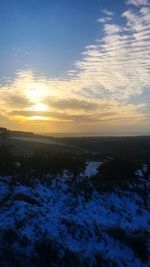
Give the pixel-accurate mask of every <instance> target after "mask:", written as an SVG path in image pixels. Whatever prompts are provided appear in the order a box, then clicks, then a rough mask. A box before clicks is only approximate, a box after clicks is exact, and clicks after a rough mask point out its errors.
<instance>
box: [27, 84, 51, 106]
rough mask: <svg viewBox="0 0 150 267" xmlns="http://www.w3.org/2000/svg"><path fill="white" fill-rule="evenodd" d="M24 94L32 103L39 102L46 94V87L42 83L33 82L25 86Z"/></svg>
mask: <svg viewBox="0 0 150 267" xmlns="http://www.w3.org/2000/svg"><path fill="white" fill-rule="evenodd" d="M26 94H27V97H28V98H29V99H30V100H31V101H32V102H33V103H40V102H41V101H42V99H44V98H45V97H46V96H47V95H48V88H47V86H46V85H44V84H38V83H35V84H34V83H33V84H31V85H28V87H27V88H26Z"/></svg>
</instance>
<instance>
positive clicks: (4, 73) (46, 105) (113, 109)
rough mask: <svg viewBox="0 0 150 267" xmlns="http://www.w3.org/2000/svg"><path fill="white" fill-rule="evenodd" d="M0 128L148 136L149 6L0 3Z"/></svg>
mask: <svg viewBox="0 0 150 267" xmlns="http://www.w3.org/2000/svg"><path fill="white" fill-rule="evenodd" d="M0 35H1V42H0V126H1V127H7V128H9V129H14V130H24V131H33V132H38V133H39V132H40V133H53V132H57V133H69V134H74V133H79V135H83V134H85V135H86V134H87V135H88V134H91V135H105V134H106V135H114V134H116V135H120V134H121V135H128V134H144V133H146V134H150V45H149V44H150V0H115V1H114V0H76V1H73V0H42V1H41V0H22V1H20V0H1V1H0Z"/></svg>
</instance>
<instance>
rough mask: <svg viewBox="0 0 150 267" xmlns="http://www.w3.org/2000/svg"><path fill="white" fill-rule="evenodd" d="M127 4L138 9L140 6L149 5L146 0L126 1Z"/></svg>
mask: <svg viewBox="0 0 150 267" xmlns="http://www.w3.org/2000/svg"><path fill="white" fill-rule="evenodd" d="M127 4H128V5H133V6H136V7H140V6H146V5H149V1H148V0H128V1H127Z"/></svg>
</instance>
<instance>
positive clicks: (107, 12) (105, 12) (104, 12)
mask: <svg viewBox="0 0 150 267" xmlns="http://www.w3.org/2000/svg"><path fill="white" fill-rule="evenodd" d="M101 12H102V13H103V14H105V15H107V16H110V17H112V16H114V12H112V11H110V10H107V9H102V11H101Z"/></svg>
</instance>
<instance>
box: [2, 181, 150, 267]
mask: <svg viewBox="0 0 150 267" xmlns="http://www.w3.org/2000/svg"><path fill="white" fill-rule="evenodd" d="M149 237H150V181H147V182H145V181H144V180H142V179H141V180H140V181H139V183H138V185H137V184H129V186H128V187H127V188H126V189H124V190H121V189H119V188H118V189H115V190H113V191H112V192H97V191H96V190H94V191H93V192H92V193H91V195H90V197H88V196H87V194H85V193H84V192H80V193H78V194H77V193H74V192H73V191H72V190H71V188H70V185H68V184H67V183H65V182H62V181H60V180H53V182H52V184H51V185H47V184H43V183H41V182H40V181H39V180H36V179H34V181H33V180H32V181H29V183H28V184H26V185H25V183H24V182H23V181H21V182H15V181H14V179H13V178H12V177H0V266H23V267H24V266H43V267H47V266H52V267H53V266H55V267H64V266H69V267H70V266H74V267H75V266H78V267H79V266H92V267H93V266H95V267H101V266H104V267H105V266H106V267H107V266H117V267H122V266H129V267H132V266H134V267H138V266H143V267H144V266H145V267H148V266H150V261H149V258H148V256H149V253H150V242H149ZM6 249H7V250H6ZM8 255H9V256H8ZM10 255H11V256H10ZM31 255H32V258H31ZM7 257H8V258H7ZM34 260H35V262H36V263H35V262H34ZM6 261H7V264H8V265H4V263H5V264H6ZM9 261H10V265H9V263H8V262H9ZM12 261H15V265H14V264H13V263H12ZM42 264H43V265H42Z"/></svg>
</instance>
